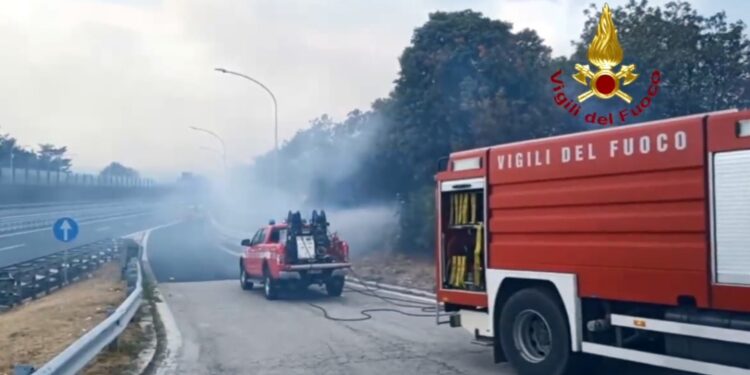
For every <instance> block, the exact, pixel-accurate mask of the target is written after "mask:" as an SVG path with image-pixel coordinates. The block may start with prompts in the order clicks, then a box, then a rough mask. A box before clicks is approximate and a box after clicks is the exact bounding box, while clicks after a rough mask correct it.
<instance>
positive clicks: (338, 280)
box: [326, 277, 344, 297]
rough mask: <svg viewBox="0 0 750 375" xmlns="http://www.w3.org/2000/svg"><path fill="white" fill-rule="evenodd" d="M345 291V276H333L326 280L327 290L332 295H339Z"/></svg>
mask: <svg viewBox="0 0 750 375" xmlns="http://www.w3.org/2000/svg"><path fill="white" fill-rule="evenodd" d="M343 291H344V278H343V277H332V278H330V279H328V281H326V292H327V293H328V295H329V296H331V297H339V296H341V293H342V292H343Z"/></svg>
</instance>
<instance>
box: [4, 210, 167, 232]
mask: <svg viewBox="0 0 750 375" xmlns="http://www.w3.org/2000/svg"><path fill="white" fill-rule="evenodd" d="M153 214H154V213H153V212H142V213H138V214H132V215H124V216H115V217H110V218H106V219H100V220H92V221H83V222H80V223H78V224H79V225H84V224H85V225H88V224H96V223H103V222H105V221H112V220H122V219H125V218H129V217H136V216H144V215H153ZM48 230H49V228H39V229H31V230H26V231H23V232H13V233H8V234H3V235H0V238H6V237H13V236H19V235H22V234H29V233H36V232H42V231H48Z"/></svg>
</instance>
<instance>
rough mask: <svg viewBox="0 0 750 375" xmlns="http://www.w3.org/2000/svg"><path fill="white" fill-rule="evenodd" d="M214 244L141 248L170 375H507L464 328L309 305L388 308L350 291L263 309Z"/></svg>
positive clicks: (178, 237) (165, 232)
mask: <svg viewBox="0 0 750 375" xmlns="http://www.w3.org/2000/svg"><path fill="white" fill-rule="evenodd" d="M217 241H218V238H217V235H216V233H213V230H212V227H211V226H210V224H209V223H208V222H206V221H193V222H185V223H181V224H178V225H174V226H171V227H166V228H163V229H159V230H156V231H154V232H152V233H151V235H150V238H149V241H148V244H147V247H148V250H147V253H148V258H149V262H150V263H151V268H152V269H153V271H154V273H155V275H156V277H157V280H159V282H160V285H159V289H160V291H161V293H162V296H163V298H164V299H165V301H166V302H167V304H168V305H169V306H170V309H171V311H172V315H173V316H174V319H175V321H176V325H177V327H178V328H179V331H180V334H181V337H182V343H183V344H182V347H181V349H180V350H178V352H177V353H176V355H175V358H174V360H175V361H176V365H177V368H176V371H174V372H172V373H174V374H326V375H328V374H377V375H382V374H477V375H483V374H507V375H512V374H514V372H513V371H512V370H511V369H510V368H509V366H508V365H507V364H494V363H492V355H491V350H490V348H488V347H486V346H480V345H476V344H472V343H471V336H470V335H469V334H468V333H467V332H466V331H464V330H463V329H459V328H453V329H452V328H448V327H446V326H440V327H438V326H436V325H435V320H434V317H407V316H403V315H399V314H396V313H393V312H378V313H374V314H373V315H374V317H373V319H370V320H366V321H361V322H337V321H331V320H326V319H325V318H324V317H323V315H322V313H321V312H320V311H319V310H317V309H316V308H314V307H312V306H311V305H309V303H315V304H318V305H321V306H323V307H324V308H326V309H327V310H329V313H330V314H331V315H333V316H335V317H345V318H356V317H361V316H362V315H361V314H360V311H361V310H362V309H366V308H384V307H385V308H387V307H392V306H390V305H388V304H386V303H385V302H383V301H381V300H379V299H377V298H374V297H371V296H366V295H362V294H359V293H356V292H352V291H349V290H347V291H345V292H344V295H343V296H342V297H340V298H329V297H327V296H326V295H325V294H324V293H323V291H322V290H321V289H318V288H316V287H312V288H311V289H310V290H309V291H306V292H300V293H296V294H291V295H289V294H288V295H287V296H286V298H285V299H283V300H279V301H267V300H266V299H265V298H264V297H263V294H262V291H261V288H260V286H257V287H256V289H255V290H253V291H250V292H247V291H243V290H241V289H240V286H239V282H238V281H237V280H236V278H237V271H238V270H237V268H238V260H237V258H236V257H235V256H233V255H231V254H228V253H227V252H225V251H222V250H220V249H219V248H218V246H217ZM170 281H171V282H170ZM401 310H404V311H408V312H412V313H420V311H419V310H418V309H408V308H405V309H401ZM157 373H158V372H157ZM167 373H170V372H167ZM591 373H592V374H623V375H636V374H639V375H640V374H649V375H657V374H658V375H666V374H670V375H674V374H677V373H675V372H671V371H665V370H662V369H656V368H652V367H646V366H640V365H636V364H630V363H625V362H620V361H604V362H603V364H601V366H600V367H598V368H596V369H594V370H592V371H591Z"/></svg>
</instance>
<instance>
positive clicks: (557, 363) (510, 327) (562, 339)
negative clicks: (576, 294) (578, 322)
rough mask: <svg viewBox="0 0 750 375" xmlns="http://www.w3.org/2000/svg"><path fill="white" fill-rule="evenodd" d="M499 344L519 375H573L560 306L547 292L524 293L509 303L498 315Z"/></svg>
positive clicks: (552, 295) (543, 290)
mask: <svg viewBox="0 0 750 375" xmlns="http://www.w3.org/2000/svg"><path fill="white" fill-rule="evenodd" d="M500 341H501V344H502V348H503V351H504V352H505V356H506V358H507V359H508V361H509V362H510V364H511V365H512V366H513V368H514V369H515V370H516V371H517V372H518V374H519V375H563V374H571V373H573V372H574V371H575V370H574V369H573V367H574V366H573V358H572V353H571V351H570V333H569V328H568V323H567V319H566V318H565V314H564V312H563V306H561V303H560V302H559V301H558V298H556V296H555V295H554V294H553V293H551V292H550V291H548V290H546V289H541V288H529V289H523V290H520V291H518V292H516V293H515V294H513V295H512V296H511V297H510V298H509V299H508V301H507V302H506V303H505V305H504V306H503V308H502V312H501V313H500Z"/></svg>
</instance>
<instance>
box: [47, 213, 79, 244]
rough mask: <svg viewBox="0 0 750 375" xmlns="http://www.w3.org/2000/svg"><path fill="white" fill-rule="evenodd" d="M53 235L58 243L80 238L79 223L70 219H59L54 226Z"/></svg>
mask: <svg viewBox="0 0 750 375" xmlns="http://www.w3.org/2000/svg"><path fill="white" fill-rule="evenodd" d="M52 233H53V234H54V235H55V238H57V240H58V241H62V242H70V241H73V240H75V239H76V237H78V223H76V221H75V220H73V219H71V218H69V217H62V218H59V219H57V220H56V221H55V224H53V225H52Z"/></svg>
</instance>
